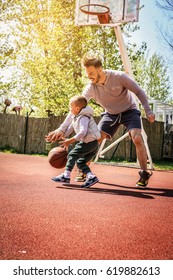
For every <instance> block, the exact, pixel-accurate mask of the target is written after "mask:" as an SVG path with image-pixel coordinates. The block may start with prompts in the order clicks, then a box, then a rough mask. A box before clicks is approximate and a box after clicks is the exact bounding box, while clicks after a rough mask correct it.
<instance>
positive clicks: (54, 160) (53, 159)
mask: <svg viewBox="0 0 173 280" xmlns="http://www.w3.org/2000/svg"><path fill="white" fill-rule="evenodd" d="M48 161H49V163H50V165H51V166H53V167H55V168H63V167H65V165H66V162H67V151H66V150H65V149H64V148H62V147H55V148H53V149H51V150H50V151H49V154H48Z"/></svg>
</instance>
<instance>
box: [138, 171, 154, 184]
mask: <svg viewBox="0 0 173 280" xmlns="http://www.w3.org/2000/svg"><path fill="white" fill-rule="evenodd" d="M152 174H153V173H152V172H151V174H150V173H148V172H147V171H145V170H144V171H139V175H140V179H139V181H138V182H137V183H136V187H140V188H145V187H146V186H147V184H148V181H149V178H150V177H151V175H152Z"/></svg>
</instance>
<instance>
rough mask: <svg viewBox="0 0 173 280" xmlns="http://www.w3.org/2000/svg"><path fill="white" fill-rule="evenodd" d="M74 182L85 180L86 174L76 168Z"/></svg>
mask: <svg viewBox="0 0 173 280" xmlns="http://www.w3.org/2000/svg"><path fill="white" fill-rule="evenodd" d="M75 181H76V182H85V181H86V174H84V173H83V172H82V170H80V169H78V174H77V176H76V178H75Z"/></svg>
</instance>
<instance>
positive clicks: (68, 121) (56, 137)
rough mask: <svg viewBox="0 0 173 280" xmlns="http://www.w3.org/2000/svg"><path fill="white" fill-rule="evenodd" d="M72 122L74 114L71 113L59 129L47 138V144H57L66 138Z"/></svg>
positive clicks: (50, 133)
mask: <svg viewBox="0 0 173 280" xmlns="http://www.w3.org/2000/svg"><path fill="white" fill-rule="evenodd" d="M71 122H72V114H71V113H69V114H68V115H67V117H66V118H65V120H64V122H63V123H62V124H61V125H60V127H59V128H58V129H56V130H54V131H51V132H49V134H48V135H46V136H45V140H46V141H47V142H56V141H57V140H59V139H61V138H62V137H63V136H64V134H65V132H66V130H67V128H68V127H69V126H70V124H71Z"/></svg>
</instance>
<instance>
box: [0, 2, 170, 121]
mask: <svg viewBox="0 0 173 280" xmlns="http://www.w3.org/2000/svg"><path fill="white" fill-rule="evenodd" d="M75 2H76V1H74V0H66V1H64V0H58V1H57V0H32V1H29V0H24V1H23V0H6V1H3V2H1V11H2V12H1V21H2V22H3V24H4V27H5V28H3V32H1V39H2V40H1V44H0V50H1V53H2V55H1V69H2V70H3V71H2V77H0V81H1V86H0V94H1V96H4V98H9V99H12V100H15V102H17V103H18V104H15V105H22V107H23V108H24V110H23V113H25V112H26V111H28V110H30V108H31V107H33V106H34V108H36V113H35V114H36V115H37V116H46V115H47V111H51V112H52V113H53V114H55V115H62V114H66V113H67V112H68V101H69V98H70V97H71V96H73V95H76V94H80V93H81V91H82V89H83V87H84V85H85V84H86V82H87V81H86V79H85V76H84V73H83V70H82V68H81V57H82V56H83V54H84V53H86V52H88V51H91V50H94V51H95V52H97V53H98V54H99V55H100V56H101V57H102V58H103V62H104V68H112V69H119V70H123V65H122V60H121V56H120V52H119V47H118V45H117V42H116V38H115V33H114V29H113V28H108V27H97V26H95V27H91V26H86V27H79V26H75V25H74V11H75ZM135 28H136V27H135V26H134V25H133V24H132V25H130V24H129V25H127V26H123V27H122V29H123V32H124V33H125V34H126V36H131V35H130V34H131V33H132V32H133V31H135ZM145 51H146V49H145V46H141V47H140V48H138V49H137V50H136V48H135V46H130V45H129V48H128V52H129V55H130V58H131V60H132V64H134V65H136V63H135V62H136V61H138V62H139V61H140V59H141V60H142V59H144V58H143V57H144V53H145ZM144 62H145V65H146V63H147V62H146V60H145V61H144ZM162 66H164V65H163V64H162ZM135 67H136V66H135ZM135 67H134V69H135ZM140 67H141V68H142V69H143V65H141V66H140V63H138V71H137V70H135V71H136V74H135V77H136V78H137V79H138V80H140V77H141V76H140V74H139V73H141V70H140ZM145 67H146V66H145ZM152 67H155V65H153V66H152ZM147 69H148V68H147V67H146V70H147ZM7 70H8V73H10V74H9V78H8V79H4V78H3V73H6V72H7ZM155 73H156V72H155ZM145 76H146V75H145V74H143V78H144V80H145ZM142 81H143V79H141V83H142ZM165 82H166V83H167V81H166V80H165ZM155 86H156V83H155ZM168 87H169V86H168ZM153 88H154V85H153ZM168 90H169V89H168ZM151 96H152V95H151ZM93 106H94V107H95V109H96V113H99V112H100V111H101V110H102V109H101V108H99V107H98V106H95V105H94V102H93Z"/></svg>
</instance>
